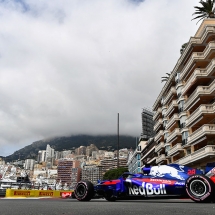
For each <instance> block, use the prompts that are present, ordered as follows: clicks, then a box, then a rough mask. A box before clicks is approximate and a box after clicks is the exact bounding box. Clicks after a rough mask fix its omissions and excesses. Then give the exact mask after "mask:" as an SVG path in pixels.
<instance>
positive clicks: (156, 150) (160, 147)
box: [155, 142, 164, 152]
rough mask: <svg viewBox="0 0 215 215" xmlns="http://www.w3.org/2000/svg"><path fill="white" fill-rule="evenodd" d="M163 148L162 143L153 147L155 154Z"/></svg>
mask: <svg viewBox="0 0 215 215" xmlns="http://www.w3.org/2000/svg"><path fill="white" fill-rule="evenodd" d="M163 148H164V142H160V143H159V144H158V145H156V146H155V152H159V151H160V150H161V149H163Z"/></svg>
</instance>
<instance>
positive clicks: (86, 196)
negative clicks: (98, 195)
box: [74, 181, 94, 201]
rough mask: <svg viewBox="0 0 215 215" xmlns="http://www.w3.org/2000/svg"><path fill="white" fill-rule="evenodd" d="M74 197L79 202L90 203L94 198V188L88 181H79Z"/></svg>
mask: <svg viewBox="0 0 215 215" xmlns="http://www.w3.org/2000/svg"><path fill="white" fill-rule="evenodd" d="M74 196H75V198H76V199H77V200H79V201H90V200H91V199H92V197H93V196H94V186H93V184H92V183H91V182H90V181H80V182H78V184H77V185H76V187H75V190H74Z"/></svg>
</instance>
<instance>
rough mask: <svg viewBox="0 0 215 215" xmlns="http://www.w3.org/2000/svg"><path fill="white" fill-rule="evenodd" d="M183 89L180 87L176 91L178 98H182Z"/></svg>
mask: <svg viewBox="0 0 215 215" xmlns="http://www.w3.org/2000/svg"><path fill="white" fill-rule="evenodd" d="M182 88H183V86H180V87H178V88H177V90H176V92H177V96H178V98H179V97H180V96H181V90H182Z"/></svg>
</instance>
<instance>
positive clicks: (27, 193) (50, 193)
mask: <svg viewBox="0 0 215 215" xmlns="http://www.w3.org/2000/svg"><path fill="white" fill-rule="evenodd" d="M72 192H73V190H68V191H66V190H14V189H7V190H6V195H5V197H53V198H61V197H65V196H71V194H72Z"/></svg>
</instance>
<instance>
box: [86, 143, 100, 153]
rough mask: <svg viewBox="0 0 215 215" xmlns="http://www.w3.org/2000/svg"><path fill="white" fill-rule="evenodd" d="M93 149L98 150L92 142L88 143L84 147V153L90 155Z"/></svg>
mask: <svg viewBox="0 0 215 215" xmlns="http://www.w3.org/2000/svg"><path fill="white" fill-rule="evenodd" d="M93 151H98V148H97V147H96V146H95V145H94V144H90V145H89V146H87V148H86V155H87V156H92V152H93Z"/></svg>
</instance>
